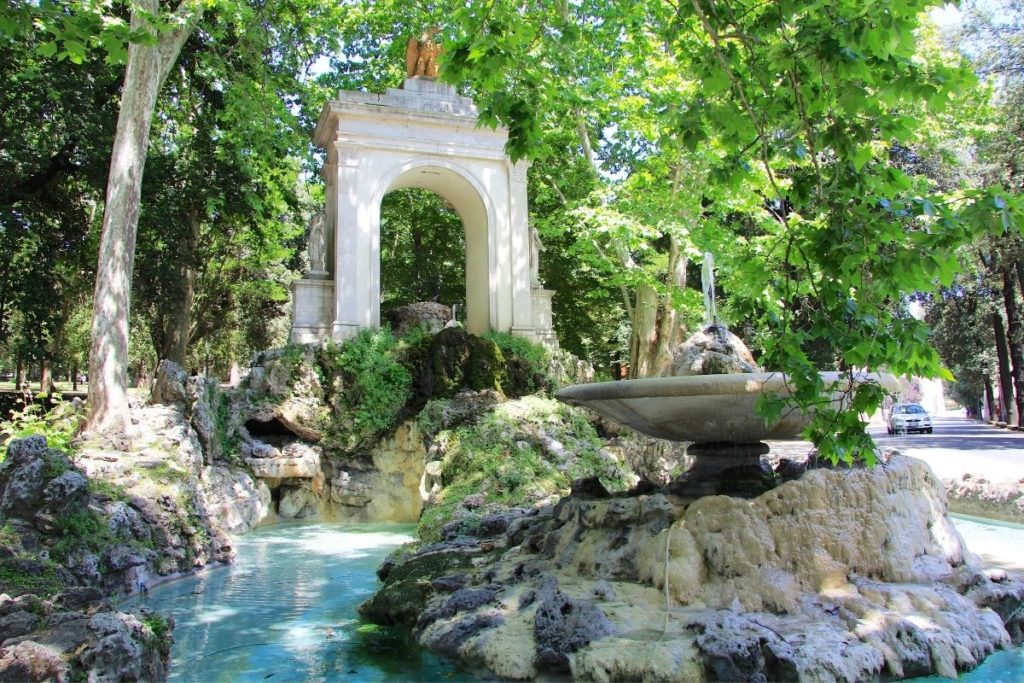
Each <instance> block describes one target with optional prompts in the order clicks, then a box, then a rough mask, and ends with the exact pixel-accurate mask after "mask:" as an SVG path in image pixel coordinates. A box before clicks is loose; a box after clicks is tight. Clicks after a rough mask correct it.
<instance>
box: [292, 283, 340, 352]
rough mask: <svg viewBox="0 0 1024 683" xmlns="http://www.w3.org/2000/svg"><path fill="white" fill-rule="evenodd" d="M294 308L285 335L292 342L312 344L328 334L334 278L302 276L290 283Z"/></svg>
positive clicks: (331, 313)
mask: <svg viewBox="0 0 1024 683" xmlns="http://www.w3.org/2000/svg"><path fill="white" fill-rule="evenodd" d="M292 293H293V294H294V301H295V312H294V316H293V317H292V331H291V334H290V335H289V337H288V339H289V341H290V342H291V343H293V344H315V343H317V342H321V341H324V340H326V339H330V338H331V325H332V323H333V322H334V282H332V281H331V280H325V279H319V278H317V279H313V278H309V277H306V278H303V279H301V280H296V281H295V282H293V283H292Z"/></svg>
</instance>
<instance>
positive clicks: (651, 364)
mask: <svg viewBox="0 0 1024 683" xmlns="http://www.w3.org/2000/svg"><path fill="white" fill-rule="evenodd" d="M630 322H631V323H632V327H633V333H632V334H631V335H630V344H629V378H630V379H636V378H637V377H655V376H656V375H657V367H656V366H657V359H656V358H654V353H653V352H654V349H655V348H656V345H657V340H658V292H657V290H655V289H654V288H653V287H651V286H649V285H639V286H637V288H636V304H635V305H634V306H633V319H632V320H631V321H630Z"/></svg>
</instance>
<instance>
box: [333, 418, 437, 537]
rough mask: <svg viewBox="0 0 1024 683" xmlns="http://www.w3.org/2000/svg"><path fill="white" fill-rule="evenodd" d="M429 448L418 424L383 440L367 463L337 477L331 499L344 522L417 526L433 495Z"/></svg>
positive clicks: (353, 462)
mask: <svg viewBox="0 0 1024 683" xmlns="http://www.w3.org/2000/svg"><path fill="white" fill-rule="evenodd" d="M427 457H428V456H427V449H426V447H425V446H424V444H423V436H422V433H421V432H420V429H419V426H418V424H417V422H416V421H415V420H409V421H407V422H404V423H402V424H401V425H399V426H398V428H397V429H395V431H394V433H393V434H392V435H391V436H389V437H385V438H383V439H381V440H380V442H379V443H378V444H377V445H376V446H374V448H373V449H372V450H371V451H370V453H369V455H368V457H366V458H355V459H350V460H349V461H348V462H346V463H345V465H344V468H345V469H341V468H340V467H339V468H337V469H336V470H335V472H334V473H333V475H332V477H331V488H330V499H331V500H332V501H333V502H335V503H339V504H340V505H339V506H335V508H334V513H335V514H336V515H337V516H338V517H339V518H340V519H342V520H343V521H353V522H401V523H411V522H415V521H417V520H418V519H419V516H420V511H421V510H422V509H423V501H424V499H425V498H426V497H427V495H428V493H429V492H428V491H427V490H425V488H424V486H425V484H424V470H425V467H426V460H427Z"/></svg>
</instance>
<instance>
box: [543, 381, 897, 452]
mask: <svg viewBox="0 0 1024 683" xmlns="http://www.w3.org/2000/svg"><path fill="white" fill-rule="evenodd" d="M821 377H822V379H823V380H824V382H825V385H826V386H829V385H831V384H832V383H833V382H837V381H841V382H844V383H845V381H846V380H847V376H846V374H845V373H839V372H823V373H821ZM855 381H857V382H865V381H874V382H878V383H880V384H881V385H882V386H883V387H884V388H885V389H888V390H896V389H898V387H899V383H898V381H897V380H896V378H895V377H893V376H892V375H888V374H883V373H860V374H858V375H856V376H855ZM789 391H790V389H789V386H788V379H787V377H786V375H784V374H782V373H780V372H755V373H743V374H731V375H686V376H677V377H652V378H649V379H631V380H622V381H618V382H596V383H593V384H574V385H572V386H568V387H565V388H563V389H561V390H559V391H558V392H556V393H555V398H557V399H559V400H560V401H564V402H565V403H568V404H570V405H576V406H580V407H584V408H589V409H590V410H593V411H594V412H596V413H598V414H600V415H602V416H604V417H607V418H609V419H612V420H615V421H617V422H620V423H622V424H624V425H627V426H629V427H631V428H633V429H635V430H637V431H639V432H643V433H644V434H647V435H648V436H653V437H656V438H659V439H669V440H671V441H692V442H699V443H716V442H731V443H754V442H758V441H762V440H765V439H792V438H795V437H797V436H798V435H799V434H800V433H801V432H802V431H803V429H804V427H806V426H807V424H808V423H809V422H810V416H809V415H804V414H802V413H800V412H799V411H797V410H784V411H783V414H782V417H781V418H780V419H779V420H778V421H776V422H774V423H772V424H766V423H765V421H764V420H763V419H762V418H761V417H760V416H759V415H758V414H757V413H756V412H755V410H754V407H755V405H756V404H757V400H758V399H759V398H760V397H761V396H762V395H765V394H776V395H779V396H785V395H786V394H787V393H788V392H789ZM841 400H842V392H836V393H835V394H834V395H833V402H834V403H835V404H836V405H838V404H839V402H840V401H841Z"/></svg>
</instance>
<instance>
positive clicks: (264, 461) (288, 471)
mask: <svg viewBox="0 0 1024 683" xmlns="http://www.w3.org/2000/svg"><path fill="white" fill-rule="evenodd" d="M245 462H246V463H247V464H248V465H249V467H250V469H251V470H252V473H253V476H255V477H257V478H259V479H312V478H314V477H316V476H318V475H319V474H320V454H319V453H317V452H315V451H309V452H307V453H305V454H304V455H302V456H301V457H297V458H286V457H283V456H282V457H279V458H248V459H246V461H245Z"/></svg>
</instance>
